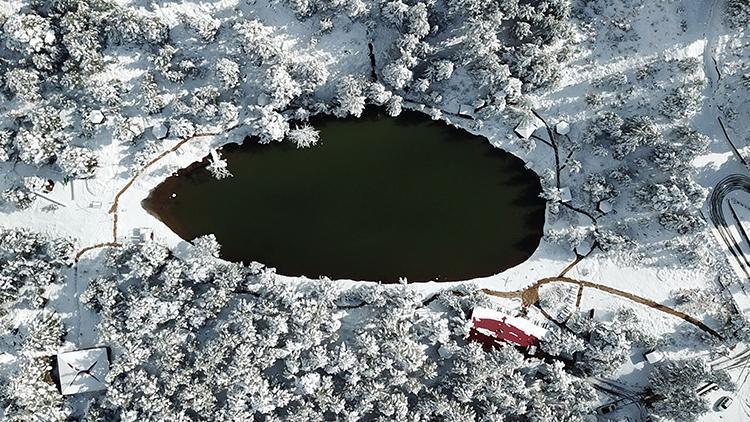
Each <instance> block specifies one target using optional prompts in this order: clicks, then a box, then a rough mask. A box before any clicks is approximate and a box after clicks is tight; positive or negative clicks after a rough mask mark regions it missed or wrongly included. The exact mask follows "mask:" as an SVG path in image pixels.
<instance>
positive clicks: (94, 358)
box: [57, 347, 109, 396]
mask: <svg viewBox="0 0 750 422" xmlns="http://www.w3.org/2000/svg"><path fill="white" fill-rule="evenodd" d="M57 370H58V373H59V375H60V391H61V392H62V394H63V395H66V396H67V395H71V394H79V393H87V392H91V391H101V390H106V389H107V383H106V378H107V374H108V373H109V357H108V356H107V349H106V348H104V347H97V348H92V349H83V350H75V351H72V352H63V353H59V354H58V355H57Z"/></svg>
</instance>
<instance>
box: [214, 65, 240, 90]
mask: <svg viewBox="0 0 750 422" xmlns="http://www.w3.org/2000/svg"><path fill="white" fill-rule="evenodd" d="M216 76H218V77H219V80H221V84H222V86H224V89H228V90H229V89H234V88H237V87H238V86H239V84H240V66H239V65H238V64H237V63H236V62H234V61H232V60H230V59H227V58H222V59H220V60H219V61H218V62H217V63H216Z"/></svg>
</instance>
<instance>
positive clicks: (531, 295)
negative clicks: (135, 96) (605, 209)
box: [75, 113, 723, 339]
mask: <svg viewBox="0 0 750 422" xmlns="http://www.w3.org/2000/svg"><path fill="white" fill-rule="evenodd" d="M535 114H536V113H535ZM537 117H540V116H538V115H537ZM542 121H543V122H544V120H543V119H542ZM545 126H547V125H546V122H545ZM232 129H234V128H229V129H227V130H225V131H222V132H226V131H229V130H232ZM547 131H548V132H549V135H550V137H551V138H552V137H553V135H552V133H551V129H550V128H549V126H547ZM222 132H217V133H199V134H195V135H193V136H192V137H190V138H186V139H183V140H182V141H180V142H178V143H177V144H175V145H174V146H173V147H172V148H169V149H167V150H165V151H162V152H161V153H160V154H159V155H157V156H156V157H154V158H153V159H152V160H151V161H149V162H148V163H146V165H144V166H143V168H141V169H140V170H139V171H138V172H137V173H136V174H134V175H133V176H132V177H131V178H130V179H129V180H128V182H127V183H126V184H125V185H124V186H123V187H122V189H120V190H119V191H118V192H117V193H116V194H115V197H114V201H113V202H112V206H111V207H110V209H109V213H110V214H112V241H111V242H105V243H98V244H96V245H91V246H87V247H85V248H83V249H81V250H80V251H78V253H76V255H75V261H76V262H78V260H79V259H80V258H81V257H82V256H83V255H84V254H85V253H86V252H89V251H92V250H95V249H99V248H105V247H119V246H121V244H120V243H118V242H117V220H118V215H117V211H118V207H119V205H120V198H121V197H122V195H124V194H125V192H127V191H128V189H130V188H131V187H132V186H133V184H134V183H135V181H136V180H137V179H138V178H139V177H140V176H141V175H143V174H144V173H145V171H146V170H148V169H149V168H150V167H151V166H153V165H154V164H156V163H157V162H159V161H160V160H161V159H163V158H164V157H166V156H167V155H169V154H171V153H173V152H175V151H177V150H178V149H179V148H180V147H181V146H183V145H185V144H186V143H188V142H190V141H192V140H194V139H198V138H204V137H208V136H216V135H219V134H221V133H222ZM558 166H559V163H558ZM592 220H593V221H594V223H596V219H595V218H593V217H592ZM592 251H593V248H592ZM590 253H591V251H589V253H587V254H586V255H578V254H576V259H575V260H574V261H573V262H572V263H571V264H569V265H568V266H567V267H565V269H563V271H562V272H561V273H560V275H558V276H555V277H547V278H543V279H541V280H538V281H537V282H535V283H534V284H532V285H531V286H529V287H527V288H525V289H523V290H514V291H508V292H502V291H497V290H491V289H482V292H484V293H486V294H488V295H490V296H495V297H501V298H506V299H521V301H522V302H523V303H524V304H525V305H535V304H537V303H538V302H539V287H541V286H543V285H545V284H549V283H555V282H562V283H571V284H576V285H578V286H579V289H578V294H577V298H576V306H578V305H579V304H580V300H581V296H582V293H583V288H584V287H587V288H592V289H596V290H599V291H603V292H605V293H609V294H611V295H615V296H620V297H624V298H626V299H629V300H631V301H633V302H636V303H640V304H642V305H645V306H648V307H650V308H652V309H656V310H658V311H660V312H663V313H667V314H669V315H672V316H675V317H677V318H680V319H682V320H684V321H686V322H688V323H690V324H692V325H694V326H696V327H698V328H699V329H700V330H702V331H704V332H706V333H708V334H711V335H712V336H714V337H717V338H720V339H721V338H723V337H722V336H721V335H720V334H719V333H717V332H716V331H714V330H713V329H712V328H711V327H708V326H707V325H706V324H704V323H703V322H701V321H698V320H697V319H695V318H693V317H691V316H690V315H687V314H685V313H683V312H680V311H678V310H675V309H672V308H670V307H668V306H665V305H662V304H659V303H657V302H655V301H653V300H650V299H646V298H644V297H641V296H638V295H634V294H632V293H628V292H625V291H623V290H619V289H615V288H613V287H608V286H604V285H601V284H597V283H593V282H590V281H585V280H577V279H573V278H569V277H565V274H566V273H567V272H568V271H569V270H570V269H572V268H573V267H574V266H575V265H577V264H578V263H579V262H580V261H581V260H582V259H583V258H585V257H586V256H588V255H589V254H590Z"/></svg>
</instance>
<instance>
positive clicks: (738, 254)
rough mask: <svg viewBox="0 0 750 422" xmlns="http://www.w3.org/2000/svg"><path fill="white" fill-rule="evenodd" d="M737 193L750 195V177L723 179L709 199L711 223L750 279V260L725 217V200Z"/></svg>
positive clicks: (736, 175) (736, 176)
mask: <svg viewBox="0 0 750 422" xmlns="http://www.w3.org/2000/svg"><path fill="white" fill-rule="evenodd" d="M735 191H744V192H748V193H750V177H748V176H746V175H744V174H732V175H729V176H727V177H725V178H723V179H721V181H719V183H717V184H716V187H715V188H714V190H713V192H711V197H710V198H709V216H710V218H711V222H712V223H713V224H714V226H716V230H717V231H718V232H719V235H720V236H721V239H722V240H723V241H724V243H725V244H726V245H727V248H729V252H731V253H732V255H733V256H734V258H735V259H736V260H737V263H738V264H739V266H740V268H742V271H743V272H744V273H745V276H746V277H747V278H748V279H750V260H748V257H747V256H746V255H745V254H744V253H743V252H742V249H740V243H741V240H738V239H736V238H735V236H734V234H733V233H732V232H731V231H730V230H729V226H730V224H728V223H727V218H726V216H725V215H724V207H723V205H724V200H725V199H726V198H727V196H728V195H729V194H730V193H732V192H735Z"/></svg>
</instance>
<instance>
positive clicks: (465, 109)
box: [458, 104, 531, 136]
mask: <svg viewBox="0 0 750 422" xmlns="http://www.w3.org/2000/svg"><path fill="white" fill-rule="evenodd" d="M474 110H475V109H474V106H473V105H470V104H461V105H460V106H458V114H461V115H463V116H468V117H474ZM529 136H531V135H529Z"/></svg>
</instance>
